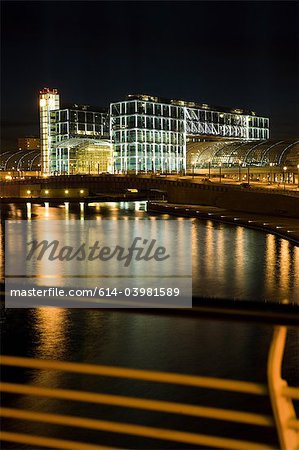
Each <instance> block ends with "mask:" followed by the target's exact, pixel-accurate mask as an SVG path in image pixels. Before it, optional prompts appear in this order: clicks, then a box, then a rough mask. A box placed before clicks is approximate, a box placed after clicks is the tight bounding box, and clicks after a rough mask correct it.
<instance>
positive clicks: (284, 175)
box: [283, 166, 288, 191]
mask: <svg viewBox="0 0 299 450" xmlns="http://www.w3.org/2000/svg"><path fill="white" fill-rule="evenodd" d="M287 170H288V168H287V166H284V168H283V171H284V174H283V190H284V191H285V190H286V172H287Z"/></svg>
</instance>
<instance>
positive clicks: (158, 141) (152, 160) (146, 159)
mask: <svg viewBox="0 0 299 450" xmlns="http://www.w3.org/2000/svg"><path fill="white" fill-rule="evenodd" d="M110 133H111V138H112V140H113V142H114V146H115V164H116V168H117V169H118V170H120V171H121V172H123V171H124V172H127V171H135V172H136V173H137V172H140V171H144V172H147V171H154V172H156V171H161V172H164V171H165V172H171V171H175V172H181V171H185V170H186V153H187V142H190V141H203V140H205V141H206V140H223V139H226V140H227V139H229V140H241V141H259V140H266V139H268V138H269V119H268V118H265V117H257V116H256V115H255V112H253V111H247V110H243V109H229V108H220V107H213V106H209V105H207V104H203V103H195V102H186V101H182V100H166V99H161V98H159V97H153V96H149V95H129V96H128V97H127V99H126V100H125V101H121V102H116V103H112V104H111V105H110Z"/></svg>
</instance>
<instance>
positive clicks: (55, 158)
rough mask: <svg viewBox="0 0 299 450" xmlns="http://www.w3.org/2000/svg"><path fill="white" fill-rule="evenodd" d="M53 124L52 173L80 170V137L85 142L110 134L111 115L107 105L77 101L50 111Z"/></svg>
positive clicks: (50, 166)
mask: <svg viewBox="0 0 299 450" xmlns="http://www.w3.org/2000/svg"><path fill="white" fill-rule="evenodd" d="M49 125H50V130H49V153H50V156H49V160H50V164H49V169H50V173H68V174H70V173H76V169H77V148H78V139H80V141H81V143H84V142H85V141H88V142H89V141H90V140H91V139H96V140H99V139H108V138H109V116H108V111H107V110H104V109H99V108H92V107H90V106H85V105H83V106H79V105H73V106H72V107H69V108H64V109H57V110H54V111H50V113H49ZM74 139H76V144H75V145H74V146H73V145H72V144H71V143H72V142H74V141H73V140H74Z"/></svg>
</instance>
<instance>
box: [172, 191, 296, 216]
mask: <svg viewBox="0 0 299 450" xmlns="http://www.w3.org/2000/svg"><path fill="white" fill-rule="evenodd" d="M168 201H169V202H171V203H181V204H187V205H188V204H189V205H208V206H217V207H219V208H225V209H231V210H234V211H242V212H251V213H256V214H265V215H274V216H285V217H298V218H299V197H295V196H294V197H291V196H287V195H283V194H276V193H275V194H270V193H264V192H259V191H257V190H254V189H252V190H250V189H247V190H245V189H242V190H241V189H226V188H225V187H223V188H221V187H219V186H208V187H207V188H206V189H197V188H196V187H193V186H192V187H191V186H190V187H183V188H182V189H176V188H174V187H171V186H170V187H169V189H168Z"/></svg>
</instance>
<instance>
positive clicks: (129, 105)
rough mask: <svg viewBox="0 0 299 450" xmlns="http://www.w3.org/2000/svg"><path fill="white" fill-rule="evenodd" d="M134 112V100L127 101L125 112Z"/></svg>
mask: <svg viewBox="0 0 299 450" xmlns="http://www.w3.org/2000/svg"><path fill="white" fill-rule="evenodd" d="M134 113H135V102H128V103H127V114H134Z"/></svg>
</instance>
